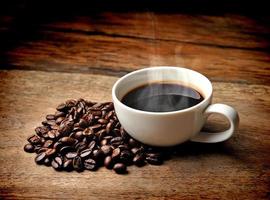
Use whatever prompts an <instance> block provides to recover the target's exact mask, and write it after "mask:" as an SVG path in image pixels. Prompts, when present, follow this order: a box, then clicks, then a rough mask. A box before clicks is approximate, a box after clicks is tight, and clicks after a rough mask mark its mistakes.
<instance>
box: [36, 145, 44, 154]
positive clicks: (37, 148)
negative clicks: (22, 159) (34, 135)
mask: <svg viewBox="0 0 270 200" xmlns="http://www.w3.org/2000/svg"><path fill="white" fill-rule="evenodd" d="M34 147H35V152H36V153H38V151H39V150H40V149H41V148H42V145H41V144H35V145H34Z"/></svg>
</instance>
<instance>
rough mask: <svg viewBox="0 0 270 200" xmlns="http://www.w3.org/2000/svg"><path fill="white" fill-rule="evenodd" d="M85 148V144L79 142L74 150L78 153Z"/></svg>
mask: <svg viewBox="0 0 270 200" xmlns="http://www.w3.org/2000/svg"><path fill="white" fill-rule="evenodd" d="M86 148H87V144H85V143H84V142H79V143H78V144H76V145H75V149H76V150H77V152H80V151H82V150H84V149H86Z"/></svg>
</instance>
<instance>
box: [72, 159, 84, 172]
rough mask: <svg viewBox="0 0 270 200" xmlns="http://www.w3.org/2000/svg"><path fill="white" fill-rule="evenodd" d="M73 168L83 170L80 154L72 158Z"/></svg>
mask: <svg viewBox="0 0 270 200" xmlns="http://www.w3.org/2000/svg"><path fill="white" fill-rule="evenodd" d="M73 168H74V169H75V170H76V171H78V172H81V171H83V163H82V159H81V157H80V156H76V157H75V158H74V159H73Z"/></svg>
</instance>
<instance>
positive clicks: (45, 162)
mask: <svg viewBox="0 0 270 200" xmlns="http://www.w3.org/2000/svg"><path fill="white" fill-rule="evenodd" d="M43 164H44V165H46V166H51V160H50V158H46V159H45V160H44V162H43Z"/></svg>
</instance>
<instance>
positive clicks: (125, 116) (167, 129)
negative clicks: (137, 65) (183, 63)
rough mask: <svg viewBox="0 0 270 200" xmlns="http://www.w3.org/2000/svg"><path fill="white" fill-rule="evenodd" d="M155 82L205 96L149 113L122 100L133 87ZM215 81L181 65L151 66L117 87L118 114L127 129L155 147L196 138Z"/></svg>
mask: <svg viewBox="0 0 270 200" xmlns="http://www.w3.org/2000/svg"><path fill="white" fill-rule="evenodd" d="M153 82H171V83H177V84H181V85H184V86H187V87H190V88H193V89H195V90H196V91H198V92H199V93H200V94H201V95H202V96H203V98H204V100H203V101H201V102H200V103H198V104H196V105H194V106H192V107H189V108H187V109H183V110H176V111H171V112H148V111H142V110H136V109H133V108H131V107H128V106H126V105H125V104H123V103H122V102H121V100H122V98H123V97H124V96H125V95H126V94H127V93H128V92H130V91H131V90H132V89H134V88H137V87H139V86H142V85H145V84H148V83H153ZM211 97H212V84H211V82H210V81H209V80H208V79H207V78H206V77H205V76H203V75H202V74H200V73H198V72H195V71H193V70H189V69H186V68H181V67H150V68H145V69H141V70H137V71H134V72H131V73H129V74H127V75H125V76H123V77H122V78H120V79H119V80H118V81H117V82H116V83H115V84H114V86H113V89H112V98H113V102H114V106H115V111H116V115H117V117H118V119H119V121H120V123H121V124H122V126H123V127H124V128H125V130H126V131H127V132H128V133H129V134H130V135H131V136H132V137H134V138H135V139H137V140H139V141H141V142H143V143H145V144H149V145H154V146H172V145H176V144H180V143H182V142H184V141H187V140H189V139H190V138H192V137H193V136H194V135H196V133H198V132H199V131H200V130H201V128H202V126H203V125H204V123H205V120H206V119H205V117H204V115H203V112H204V110H205V109H206V107H207V106H208V105H209V104H210V103H211Z"/></svg>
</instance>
